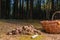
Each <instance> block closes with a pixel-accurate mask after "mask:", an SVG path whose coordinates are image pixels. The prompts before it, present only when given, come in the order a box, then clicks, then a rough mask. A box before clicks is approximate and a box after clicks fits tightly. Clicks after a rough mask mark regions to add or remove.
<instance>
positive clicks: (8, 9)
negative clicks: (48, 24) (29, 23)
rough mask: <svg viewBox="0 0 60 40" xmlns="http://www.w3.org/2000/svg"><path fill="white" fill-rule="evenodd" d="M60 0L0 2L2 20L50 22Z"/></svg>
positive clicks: (5, 0)
mask: <svg viewBox="0 0 60 40" xmlns="http://www.w3.org/2000/svg"><path fill="white" fill-rule="evenodd" d="M59 10H60V0H0V15H1V16H0V18H5V19H6V18H12V19H40V20H43V19H44V20H45V19H47V20H50V19H51V16H52V14H53V13H54V12H55V11H59Z"/></svg>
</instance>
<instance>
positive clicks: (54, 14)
mask: <svg viewBox="0 0 60 40" xmlns="http://www.w3.org/2000/svg"><path fill="white" fill-rule="evenodd" d="M57 13H60V11H56V12H55V13H53V15H52V20H53V19H54V16H55V14H57Z"/></svg>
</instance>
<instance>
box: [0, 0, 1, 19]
mask: <svg viewBox="0 0 60 40" xmlns="http://www.w3.org/2000/svg"><path fill="white" fill-rule="evenodd" d="M0 18H1V0H0Z"/></svg>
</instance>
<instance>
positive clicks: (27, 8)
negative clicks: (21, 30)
mask: <svg viewBox="0 0 60 40" xmlns="http://www.w3.org/2000/svg"><path fill="white" fill-rule="evenodd" d="M26 4H27V11H26V12H27V19H28V18H29V0H27V3H26Z"/></svg>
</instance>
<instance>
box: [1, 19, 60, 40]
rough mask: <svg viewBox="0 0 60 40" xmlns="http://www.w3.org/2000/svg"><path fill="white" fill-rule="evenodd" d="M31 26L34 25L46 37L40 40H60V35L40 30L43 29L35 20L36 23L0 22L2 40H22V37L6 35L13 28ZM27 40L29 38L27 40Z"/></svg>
mask: <svg viewBox="0 0 60 40" xmlns="http://www.w3.org/2000/svg"><path fill="white" fill-rule="evenodd" d="M29 24H32V25H34V27H35V28H37V29H39V30H40V33H41V35H43V36H44V37H43V38H42V39H40V40H60V34H49V33H46V32H44V31H42V30H41V29H40V28H42V27H41V25H40V23H39V21H35V20H34V21H14V20H13V21H10V20H8V21H5V20H4V21H2V20H0V40H21V39H20V37H21V35H6V33H7V32H9V31H10V30H12V29H13V28H17V27H18V26H21V25H29ZM23 36H24V35H23ZM25 37H26V36H24V38H25ZM27 37H29V36H27ZM25 40H27V38H25ZM37 40H38V39H37Z"/></svg>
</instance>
